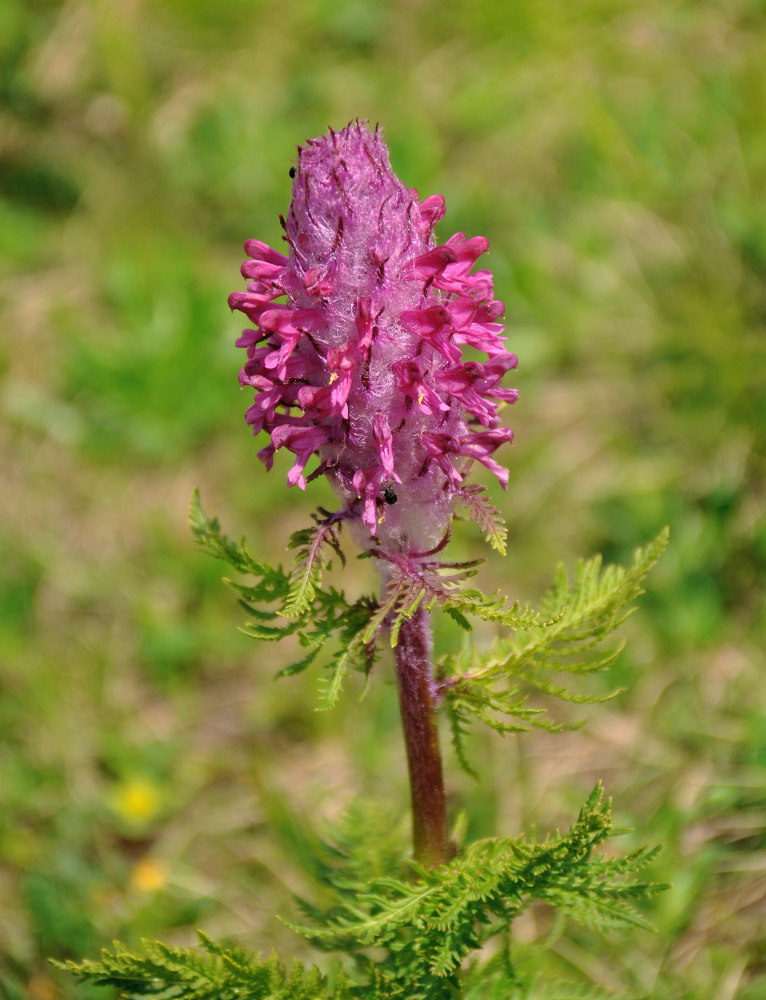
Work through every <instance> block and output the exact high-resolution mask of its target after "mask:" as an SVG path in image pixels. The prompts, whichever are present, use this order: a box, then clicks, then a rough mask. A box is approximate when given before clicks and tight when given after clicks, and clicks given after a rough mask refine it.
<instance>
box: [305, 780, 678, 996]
mask: <svg viewBox="0 0 766 1000" xmlns="http://www.w3.org/2000/svg"><path fill="white" fill-rule="evenodd" d="M611 829H612V820H611V808H610V803H609V802H608V801H606V800H605V799H604V796H603V792H602V790H601V788H600V787H597V788H596V789H595V790H594V791H593V793H592V794H591V796H590V797H589V799H588V801H587V802H586V804H585V805H584V806H583V808H582V810H581V812H580V815H579V817H578V819H577V822H576V823H574V824H573V826H572V827H571V828H570V830H569V831H568V832H567V833H566V834H564V835H563V836H558V837H552V838H549V839H547V840H545V841H543V842H541V843H535V842H529V841H527V840H525V839H523V838H522V839H519V840H503V839H490V840H482V841H478V842H477V843H474V844H472V845H471V846H470V847H469V848H468V849H467V850H466V851H465V852H464V853H462V854H460V855H459V856H458V857H457V858H455V860H454V861H452V862H451V863H450V864H448V865H444V866H442V867H441V868H437V869H435V870H430V871H429V870H425V869H422V868H420V867H419V866H417V865H413V866H412V867H413V869H414V871H415V873H416V875H417V878H416V879H415V880H412V879H409V880H407V879H404V878H392V877H385V876H384V877H379V878H374V879H373V880H372V881H371V882H369V883H368V884H367V885H366V886H365V887H362V886H359V885H358V883H357V884H356V885H355V891H354V893H353V896H352V897H351V898H349V899H346V900H342V901H341V903H340V905H339V906H337V907H335V908H333V909H331V910H328V911H325V912H323V913H318V912H315V913H314V915H313V916H314V919H315V922H316V923H317V926H316V927H308V926H299V925H296V924H291V925H289V926H292V927H293V929H295V930H296V931H299V932H300V933H302V934H304V935H305V936H306V937H308V938H309V940H310V941H311V942H312V943H313V944H314V945H315V946H317V947H319V948H324V949H330V950H337V951H340V952H342V953H344V954H347V955H353V956H355V958H356V960H357V967H358V969H359V970H360V971H361V972H362V974H363V975H364V976H365V978H366V981H367V984H368V985H370V986H374V987H375V988H376V989H377V990H379V991H381V992H380V995H381V996H386V997H389V996H390V997H399V996H401V997H408V998H410V1000H442V998H443V1000H447V998H453V997H457V996H461V995H462V993H461V991H462V989H463V980H464V979H465V978H466V974H465V973H464V968H465V966H466V962H467V961H468V960H469V959H470V958H471V956H472V954H473V953H474V952H476V951H477V950H478V949H480V948H482V946H483V945H484V944H485V943H486V942H487V941H488V940H489V939H490V938H491V937H494V936H496V935H500V934H502V933H503V932H505V931H506V930H507V929H508V927H509V926H510V924H511V923H512V922H513V920H514V919H515V918H516V917H517V916H518V915H519V914H520V913H521V912H522V911H523V910H524V909H525V908H526V907H527V906H529V904H530V903H531V902H532V901H533V900H541V901H543V902H545V903H547V904H549V905H550V906H552V907H554V908H556V909H557V910H558V911H560V912H561V913H562V914H564V915H566V916H568V917H571V918H572V919H574V920H576V921H577V922H579V923H582V924H585V925H587V926H589V927H595V928H599V929H607V928H612V927H628V928H631V927H632V928H637V927H643V928H648V927H649V926H650V925H649V923H648V922H647V920H646V918H645V917H644V916H643V914H642V913H641V912H640V911H639V910H638V909H637V908H636V904H637V903H639V902H641V901H643V900H645V899H647V898H648V897H650V896H651V895H653V894H654V893H656V892H657V891H659V890H661V889H664V888H666V886H662V885H657V884H654V883H651V882H647V881H644V880H643V879H642V878H641V873H642V870H643V869H644V868H645V867H646V865H647V864H648V863H649V862H650V861H651V860H652V858H653V857H654V856H655V854H656V853H657V850H656V849H654V850H645V849H639V850H637V851H634V852H632V853H631V854H629V855H627V856H625V857H623V858H610V857H603V856H601V855H594V850H595V849H596V848H597V847H598V846H599V845H600V844H602V843H603V842H604V840H606V839H607V837H608V836H609V835H610V833H611ZM354 883H355V880H352V884H354ZM371 948H372V949H375V952H373V954H376V955H377V954H379V953H380V950H381V949H382V950H383V951H384V953H385V957H384V958H383V959H380V958H377V957H376V958H375V959H372V958H369V957H368V956H369V954H370V952H369V949H371ZM469 968H470V972H469V974H468V979H469V980H470V979H473V978H476V977H478V978H482V979H484V978H485V977H484V975H483V973H482V972H480V970H479V968H478V967H474V968H471V967H470V966H469ZM509 970H510V972H509ZM489 971H490V972H491V971H492V970H491V969H490V970H489ZM509 974H510V975H511V977H512V978H514V974H513V965H512V963H511V962H510V958H508V961H507V962H506V965H505V967H504V971H503V973H502V975H503V976H504V977H505V978H506V979H508V977H509ZM488 978H489V979H491V978H493V977H492V975H490V976H489V977H488ZM521 983H522V980H517V981H516V986H520V985H521Z"/></svg>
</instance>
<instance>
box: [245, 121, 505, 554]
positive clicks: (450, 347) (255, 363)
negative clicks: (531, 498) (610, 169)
mask: <svg viewBox="0 0 766 1000" xmlns="http://www.w3.org/2000/svg"><path fill="white" fill-rule="evenodd" d="M444 212H445V205H444V199H443V198H442V196H441V195H432V196H431V197H429V198H426V199H425V200H423V201H422V202H421V201H420V200H419V197H418V195H417V192H416V191H414V190H412V189H411V188H409V187H407V186H406V185H405V184H403V183H402V182H401V181H400V180H399V179H398V178H397V177H396V175H395V174H394V173H393V171H392V169H391V165H390V162H389V157H388V150H387V148H386V145H385V142H384V141H383V136H382V133H381V131H380V130H379V129H376V130H375V132H372V133H371V132H369V131H367V129H366V128H365V127H364V126H363V125H362V124H360V123H358V122H352V123H351V124H350V125H348V126H347V127H346V128H343V129H341V130H339V131H337V132H336V131H332V130H331V131H330V133H329V134H328V135H325V136H320V137H319V138H317V139H313V140H310V141H309V142H308V143H306V144H305V145H303V146H302V147H299V148H298V158H297V164H296V175H295V182H294V184H293V191H292V201H291V204H290V208H289V211H288V212H286V213H285V220H286V221H285V223H284V227H285V239H286V241H287V244H288V246H289V248H290V249H289V254H288V255H287V256H285V255H283V254H281V253H278V252H277V251H276V250H274V249H273V248H271V247H269V246H268V245H267V244H265V243H262V242H261V241H259V240H248V241H247V242H246V244H245V251H246V253H247V255H248V257H249V258H250V259H249V260H247V261H246V262H245V263H244V264H243V266H242V274H243V277H244V278H245V280H246V281H247V290H246V291H238V292H234V293H232V295H231V296H230V298H229V304H230V306H231V308H232V309H236V310H238V311H240V312H242V313H244V315H245V316H247V318H248V320H249V321H250V323H251V328H249V329H247V330H245V331H244V332H243V333H242V335H241V336H240V337H239V339H238V341H237V344H238V346H240V347H242V348H244V349H245V350H246V351H247V358H248V360H247V361H246V363H245V365H244V367H243V368H242V370H241V372H240V376H239V379H240V384H241V385H243V386H247V387H249V388H250V389H251V390H252V391H253V393H254V395H255V399H254V401H253V403H252V404H251V406H250V407H249V408H248V411H247V415H246V420H247V423H249V424H250V425H251V427H252V429H253V431H255V432H258V431H259V430H263V432H264V433H265V434H267V435H269V438H270V443H269V444H268V445H267V447H265V448H262V449H261V450H260V451H259V453H258V454H259V457H260V458H261V460H262V461H263V462H264V463H265V464H266V466H267V468H270V467H271V465H272V463H273V458H274V453H275V451H276V450H278V449H279V448H286V449H287V450H288V451H290V452H292V453H293V454H294V456H295V461H294V463H293V465H292V468H291V469H290V471H289V473H288V477H287V478H288V484H289V485H291V486H298V487H299V488H300V489H305V488H306V486H307V484H308V482H310V481H311V480H312V479H313V478H316V476H318V475H326V476H327V477H328V479H329V481H330V483H331V485H332V487H333V489H334V490H335V491H336V492H337V493H338V495H339V496H340V498H341V503H342V505H343V506H342V510H343V519H344V523H345V522H348V523H349V524H350V525H351V527H352V529H353V531H354V532H355V533H356V537H357V539H358V540H359V541H360V542H361V544H362V545H363V546H365V545H366V546H369V545H370V541H371V536H374V537H375V551H376V552H377V553H378V554H380V555H382V556H384V557H387V558H390V559H392V560H396V559H399V558H405V557H407V558H409V554H414V553H420V552H426V551H428V550H429V549H432V548H433V547H434V546H435V545H437V544H438V543H439V542H440V540H441V539H442V538H443V537H444V535H445V533H446V532H447V529H448V527H449V523H450V519H451V517H452V512H453V509H454V506H455V502H456V500H457V498H458V492H457V491H458V490H459V488H460V486H461V483H462V482H463V480H464V478H465V476H466V475H467V473H468V469H469V466H470V464H471V461H470V460H475V461H479V462H482V463H483V464H484V465H485V466H486V467H487V468H489V469H491V470H492V472H494V473H495V475H497V476H498V478H499V479H500V481H501V483H502V484H503V485H504V486H505V485H507V482H508V473H507V471H506V470H505V469H503V467H502V466H501V465H500V464H499V463H498V462H497V461H496V460H495V458H494V452H495V451H496V449H497V448H498V447H499V446H500V445H501V444H502V443H504V442H507V441H509V440H510V439H511V438H512V434H511V431H510V430H507V429H505V428H503V427H501V426H500V420H499V417H498V408H499V404H500V403H501V402H506V403H508V402H513V401H515V399H516V398H517V396H518V393H517V392H516V390H515V389H509V388H504V387H503V386H502V384H501V382H502V379H503V377H504V376H505V374H506V372H507V371H508V370H510V369H511V368H514V367H515V366H516V357H515V355H513V354H510V353H509V352H508V351H507V350H506V348H505V336H504V328H503V326H502V324H501V322H500V318H501V316H502V314H503V308H504V307H503V304H502V302H499V301H495V300H494V298H493V290H492V275H491V274H490V272H489V271H488V270H486V269H485V270H477V271H473V268H474V266H475V264H476V261H477V260H478V258H479V257H480V256H481V255H482V254H483V253H484V252H485V251H486V250H487V248H488V242H487V240H486V238H485V237H483V236H474V237H470V238H467V237H466V235H465V234H464V233H456V234H455V235H454V236H452V237H451V238H450V239H448V240H447V241H446V242H443V243H441V244H440V245H437V241H436V238H435V237H434V235H433V228H434V226H435V224H436V223H437V222H438V221H439V220H440V219H441V218H442V217H443V215H444ZM283 296H284V299H283V298H282V297H283ZM275 300H276V301H275ZM476 350H478V351H480V352H483V354H484V356H485V358H486V360H484V361H480V360H475V351H476ZM477 425H480V426H481V427H482V428H483V429H482V430H479V431H478V432H472V428H475V427H476V426H477ZM313 455H316V456H317V459H318V465H317V467H316V469H315V471H314V472H313V473H311V475H309V476H306V474H305V471H304V470H305V468H306V466H307V464H308V462H309V460H310V458H311V457H312V456H313ZM392 484H393V485H395V487H396V489H395V490H394V489H393V486H392ZM413 558H415V557H414V555H413Z"/></svg>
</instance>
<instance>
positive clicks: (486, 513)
mask: <svg viewBox="0 0 766 1000" xmlns="http://www.w3.org/2000/svg"><path fill="white" fill-rule="evenodd" d="M457 498H458V501H459V502H460V503H462V504H463V506H465V507H467V508H468V513H469V514H470V516H471V520H472V521H475V522H476V524H478V525H479V527H480V528H481V530H482V531H483V532H484V538H485V540H486V541H488V542H489V544H490V545H491V546H492V548H493V549H495V550H496V551H497V552H499V553H500V555H501V556H504V555H505V551H506V540H507V538H508V528H507V527H506V524H505V520H504V518H503V515H502V514H501V513H500V511H499V509H498V508H497V507H496V506H495V505H494V504H493V503H492V501H491V500H490V499H489V498H488V495H487V488H486V487H485V486H481V485H480V484H479V483H464V484H463V486H461V487H460V489H459V490H458V491H457Z"/></svg>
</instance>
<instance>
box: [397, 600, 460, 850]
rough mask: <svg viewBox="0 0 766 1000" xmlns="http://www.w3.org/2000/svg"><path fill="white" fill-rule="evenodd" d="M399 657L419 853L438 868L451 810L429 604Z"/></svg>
mask: <svg viewBox="0 0 766 1000" xmlns="http://www.w3.org/2000/svg"><path fill="white" fill-rule="evenodd" d="M394 659H395V662H396V683H397V687H398V689H399V709H400V711H401V715H402V727H403V729H404V743H405V746H406V748H407V767H408V769H409V775H410V795H411V799H412V839H413V843H414V848H415V857H416V859H417V860H418V861H419V862H420V863H421V864H424V865H427V866H428V867H432V868H435V867H436V866H437V865H440V864H442V863H443V862H444V861H446V860H447V856H448V851H447V808H446V799H445V794H444V775H443V773H442V759H441V752H440V750H439V731H438V729H437V726H436V717H435V713H434V708H435V702H434V691H433V668H432V664H431V623H430V620H429V616H428V612H427V611H426V610H425V609H424V608H423V607H419V608H418V610H417V611H416V612H415V614H414V615H413V616H412V618H409V619H405V621H403V622H402V626H401V629H400V631H399V642H398V643H397V645H396V647H395V648H394Z"/></svg>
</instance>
